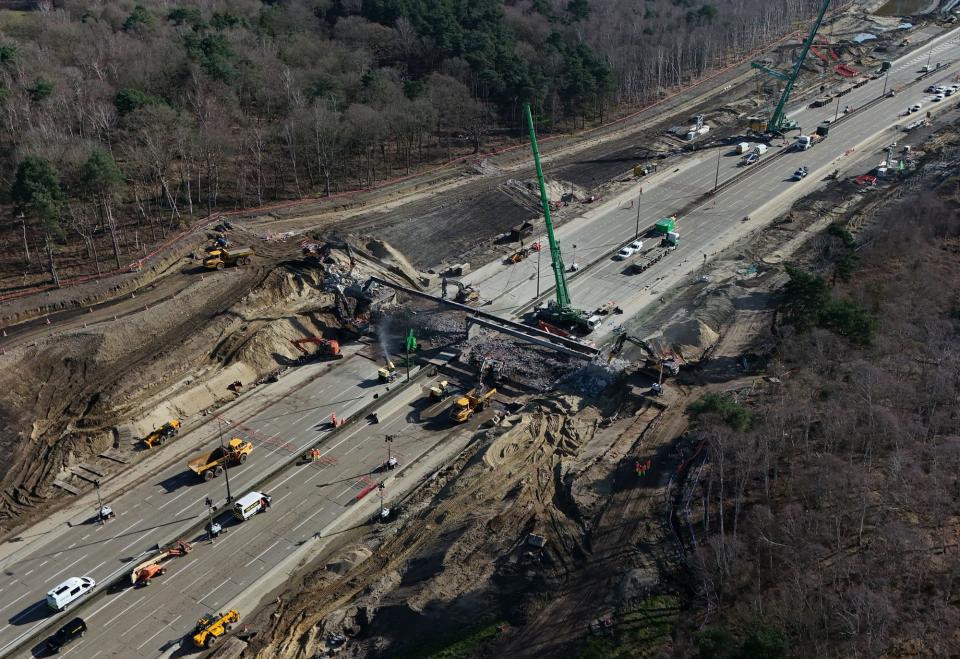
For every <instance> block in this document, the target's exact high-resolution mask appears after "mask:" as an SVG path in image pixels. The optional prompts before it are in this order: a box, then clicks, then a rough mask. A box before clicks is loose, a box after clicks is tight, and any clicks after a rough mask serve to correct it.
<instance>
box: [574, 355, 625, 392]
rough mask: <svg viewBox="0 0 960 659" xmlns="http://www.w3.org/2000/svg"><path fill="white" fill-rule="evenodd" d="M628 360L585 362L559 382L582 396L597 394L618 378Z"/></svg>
mask: <svg viewBox="0 0 960 659" xmlns="http://www.w3.org/2000/svg"><path fill="white" fill-rule="evenodd" d="M628 366H630V362H628V361H626V360H624V359H614V360H613V361H611V362H610V363H609V364H602V363H599V362H592V363H590V364H585V365H584V366H581V367H580V368H578V369H577V370H575V371H573V372H572V373H569V374H568V375H566V376H565V377H564V378H563V379H561V381H560V384H561V385H562V386H563V387H565V388H567V389H572V390H573V391H575V392H576V393H578V394H582V395H584V396H599V395H600V394H602V393H603V392H604V391H606V389H607V388H608V387H610V385H612V384H614V383H615V382H617V380H618V379H620V378H621V377H622V376H623V374H624V372H625V371H626V369H627V367H628Z"/></svg>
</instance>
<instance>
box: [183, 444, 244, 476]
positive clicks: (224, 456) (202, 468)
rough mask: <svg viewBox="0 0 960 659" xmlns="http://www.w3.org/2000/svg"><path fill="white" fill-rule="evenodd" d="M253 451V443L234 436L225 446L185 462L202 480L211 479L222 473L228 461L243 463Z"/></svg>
mask: <svg viewBox="0 0 960 659" xmlns="http://www.w3.org/2000/svg"><path fill="white" fill-rule="evenodd" d="M252 452H253V444H252V443H251V442H245V441H243V440H242V439H240V438H239V437H234V438H233V439H231V440H230V441H229V442H227V445H226V446H218V447H217V448H215V449H213V450H212V451H210V452H209V453H204V454H203V455H198V456H197V457H195V458H193V459H192V460H190V461H189V462H187V469H189V470H190V471H192V472H193V473H195V474H196V475H197V476H200V477H201V478H203V479H204V480H211V479H213V478H216V477H217V476H219V475H220V474H222V473H223V470H224V469H226V468H227V465H228V464H230V463H237V464H243V463H244V462H246V461H247V456H248V455H250V453H252Z"/></svg>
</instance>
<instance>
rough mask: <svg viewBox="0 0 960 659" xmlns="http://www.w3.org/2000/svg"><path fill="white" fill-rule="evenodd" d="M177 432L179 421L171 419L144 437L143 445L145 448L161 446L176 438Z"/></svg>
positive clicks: (178, 430)
mask: <svg viewBox="0 0 960 659" xmlns="http://www.w3.org/2000/svg"><path fill="white" fill-rule="evenodd" d="M179 432H180V421H179V420H178V419H171V420H170V421H167V422H166V423H165V424H163V425H162V426H160V427H159V428H157V429H155V430H154V431H153V432H151V433H150V434H149V435H147V436H146V437H144V438H143V443H144V444H146V446H147V448H153V447H154V446H159V445H160V444H163V443H164V442H165V441H167V440H168V439H171V438H173V437H176V436H177V433H179Z"/></svg>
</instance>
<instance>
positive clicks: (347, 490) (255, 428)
mask: <svg viewBox="0 0 960 659" xmlns="http://www.w3.org/2000/svg"><path fill="white" fill-rule="evenodd" d="M310 367H311V366H307V367H303V368H310ZM315 367H316V368H319V366H318V365H317V366H315ZM384 391H385V385H383V384H380V383H378V382H377V380H376V365H374V364H373V363H372V362H370V361H369V360H367V359H365V358H363V357H361V356H355V357H352V358H349V359H346V360H344V361H343V362H340V363H339V364H338V365H337V366H336V367H335V368H334V369H333V370H332V371H331V372H330V373H329V374H328V375H325V376H323V377H321V378H319V379H316V380H314V381H312V382H309V383H308V384H306V385H305V386H304V387H303V388H301V389H299V390H298V391H296V393H294V394H293V395H290V396H287V397H285V398H283V399H282V400H280V401H279V402H277V403H275V404H274V405H272V406H270V407H269V408H267V409H266V410H264V411H262V412H260V413H258V414H256V415H254V416H253V417H252V418H250V419H247V420H244V421H242V422H241V424H240V425H238V426H237V425H235V426H232V427H230V428H228V429H225V431H224V432H225V434H224V436H225V439H226V438H229V437H234V436H239V437H244V438H247V439H249V440H251V441H252V442H253V443H254V446H255V448H254V451H253V453H252V454H251V455H250V457H249V459H248V460H247V461H246V463H245V464H243V465H235V466H233V467H231V468H230V469H229V476H230V486H231V491H232V494H233V496H234V498H239V497H240V496H242V495H244V494H246V493H247V492H248V491H249V490H250V487H251V484H252V483H254V482H255V481H256V480H257V479H259V478H260V477H261V475H262V474H263V473H264V472H265V471H266V470H268V469H270V468H271V467H275V466H276V465H278V464H279V463H281V462H288V461H290V460H291V459H297V457H296V456H300V455H302V454H303V453H304V451H305V450H306V449H307V448H309V447H310V446H313V445H314V444H316V443H317V441H318V440H320V439H323V438H324V436H325V435H327V434H328V433H329V432H330V429H329V421H330V414H331V412H336V414H337V415H338V416H340V418H344V417H346V416H348V415H350V414H351V413H353V412H354V411H355V410H358V409H360V408H361V407H363V406H364V405H365V404H366V403H368V402H369V401H370V400H372V396H373V394H374V393H381V394H382V393H383V392H384ZM404 396H407V393H406V392H403V393H401V394H400V396H399V397H398V398H397V399H395V400H393V401H390V402H387V403H386V404H385V409H386V410H393V412H392V414H391V415H390V416H389V417H388V416H386V413H385V412H380V415H381V423H379V424H370V425H368V424H367V423H365V422H364V421H363V420H359V421H358V422H357V424H356V425H352V426H349V427H347V428H345V429H343V430H342V431H341V432H340V433H339V434H337V435H335V436H334V437H332V438H331V441H329V442H327V443H326V444H325V445H324V446H323V448H322V450H323V459H322V460H321V461H320V462H315V463H304V464H301V465H300V466H297V467H294V468H292V469H286V470H284V471H282V472H280V474H279V475H278V476H276V477H275V478H273V479H272V480H271V482H270V483H269V484H268V485H265V486H263V487H261V488H260V490H261V491H264V492H267V493H269V494H270V495H271V496H272V497H273V505H272V509H271V510H270V511H269V512H268V513H267V514H265V515H258V516H255V517H254V518H252V519H250V520H248V521H247V522H244V523H242V524H239V523H234V522H233V520H232V516H231V515H230V513H229V511H228V507H227V506H225V505H224V499H225V496H226V490H225V485H226V482H225V479H224V478H223V477H221V478H218V479H214V480H213V481H210V482H204V481H202V480H201V479H200V478H198V477H197V476H196V475H194V474H193V473H192V472H189V471H188V470H187V469H186V466H185V464H184V463H178V464H174V465H173V466H171V467H170V468H168V469H166V470H164V471H162V472H161V473H159V474H156V475H154V476H153V477H151V478H148V479H145V481H144V482H143V483H142V484H141V485H140V486H138V487H136V488H134V489H133V490H131V491H129V492H127V493H126V494H124V495H122V496H120V497H119V498H117V499H115V500H112V501H110V502H109V503H110V505H111V507H112V508H113V509H114V510H115V511H116V513H117V517H116V518H115V519H112V520H110V521H108V522H107V523H106V524H103V525H100V524H98V523H97V522H96V519H95V518H94V513H95V511H94V510H91V511H90V518H89V519H88V520H85V521H83V522H81V523H79V524H77V525H75V526H74V527H73V528H71V529H70V530H69V531H68V532H67V533H64V534H62V535H60V536H59V537H57V538H55V539H53V540H52V541H51V542H49V543H47V544H44V545H42V546H40V547H39V548H37V549H35V550H34V551H33V552H32V553H31V554H30V555H29V557H26V558H24V559H22V560H19V561H17V562H15V563H13V564H11V565H8V566H6V568H5V572H4V576H5V579H4V580H3V583H2V584H0V594H2V603H0V615H2V616H3V617H2V618H0V620H2V621H3V622H4V624H3V625H0V655H2V654H5V653H6V652H8V651H9V649H12V648H13V647H15V646H16V645H17V644H18V643H20V642H22V640H23V639H25V638H28V637H29V636H30V635H31V634H32V633H35V632H36V631H38V628H40V627H42V626H44V625H46V624H49V623H50V622H51V620H54V619H62V620H63V621H66V619H67V618H68V617H69V616H73V615H77V614H78V612H79V615H81V616H82V617H84V618H85V619H86V621H87V624H88V625H89V627H90V632H89V633H88V634H87V636H86V637H85V638H84V639H83V642H82V643H76V644H74V645H71V646H70V650H69V652H71V653H74V655H75V656H83V657H92V656H100V655H104V656H119V657H139V656H144V657H147V656H153V657H155V656H157V654H158V652H160V648H161V646H163V645H164V644H167V643H169V642H171V641H175V640H177V639H179V638H180V637H182V636H183V634H184V633H186V632H188V631H190V629H192V626H193V624H194V622H195V621H196V619H197V618H198V617H200V615H202V614H204V613H210V612H213V611H215V610H218V609H219V608H223V607H224V606H225V605H226V604H227V603H228V602H229V601H230V599H231V598H232V597H234V596H235V595H236V594H237V593H238V592H240V591H241V590H242V589H243V588H245V587H246V586H248V585H249V584H250V583H251V582H252V581H253V580H254V579H256V578H257V577H258V576H259V575H260V573H261V572H262V570H264V569H265V568H266V567H267V566H269V565H272V564H275V563H276V562H277V561H278V560H279V559H280V558H282V557H283V556H284V555H286V554H288V553H289V552H290V550H291V547H293V546H295V545H296V543H302V542H303V541H305V540H307V539H308V538H310V537H311V536H312V535H313V534H314V533H316V532H317V531H318V530H319V529H321V528H323V527H324V526H325V525H326V524H328V523H329V522H330V521H331V520H333V519H334V518H336V517H337V516H339V515H340V514H341V513H343V512H344V510H345V508H347V507H348V506H349V505H350V503H351V502H352V501H353V499H354V498H355V497H356V494H357V492H358V491H360V490H361V489H363V488H365V487H366V486H368V485H370V484H372V483H376V482H377V480H378V478H382V476H378V474H377V473H375V469H376V468H377V467H378V465H380V464H381V463H383V462H384V461H385V460H386V458H387V447H386V445H385V442H384V436H385V435H386V434H393V435H396V439H395V441H394V442H393V443H392V445H391V449H392V451H393V453H394V455H397V456H398V457H399V459H400V461H401V463H403V462H406V461H407V460H412V459H414V458H415V457H416V456H417V455H418V454H420V453H421V452H423V451H425V450H428V449H429V448H430V446H432V443H431V441H424V440H423V438H422V437H417V435H416V434H415V433H413V432H411V430H410V429H411V427H412V426H411V423H410V422H409V421H408V420H407V418H408V414H407V413H408V412H414V413H415V409H414V408H413V407H411V404H410V403H412V404H416V405H418V406H419V405H421V404H422V401H423V400H425V398H424V396H423V394H422V392H421V390H420V387H419V386H418V385H414V386H413V389H412V391H411V393H410V394H409V396H408V398H412V399H413V400H412V401H406V403H405V404H402V403H397V402H396V401H404ZM231 421H235V420H232V419H231ZM438 422H440V421H438ZM443 436H444V435H443V434H441V433H435V434H433V435H431V436H430V440H432V441H439V440H440V439H441V438H442V437H443ZM177 441H183V438H181V439H178V440H177ZM215 446H216V443H212V444H211V445H209V446H206V447H204V449H203V450H211V449H212V448H214V447H215ZM197 453H198V454H199V451H198V452H197ZM207 497H211V498H212V499H214V501H215V502H216V504H217V505H218V506H219V507H221V512H222V513H225V514H222V515H221V517H222V520H223V521H224V525H225V527H226V528H228V533H227V534H226V535H225V536H222V537H221V539H218V540H217V541H216V543H215V545H214V546H213V547H210V546H209V545H207V544H205V543H203V544H200V545H199V546H198V547H197V548H196V549H195V550H194V551H193V552H192V553H191V554H190V555H189V556H187V557H185V558H179V559H176V560H173V561H171V562H169V563H168V564H169V566H170V568H169V571H168V573H167V575H166V576H164V577H160V578H158V579H156V580H155V581H154V582H153V583H152V584H151V585H150V586H149V588H145V589H136V590H134V589H127V590H126V591H124V592H122V593H120V594H115V595H107V596H106V597H105V598H104V599H98V600H96V601H94V602H92V603H91V606H88V607H83V600H80V601H79V602H77V603H76V604H74V605H73V606H70V607H68V608H67V611H66V612H65V613H62V614H53V613H51V612H50V611H49V610H48V608H47V605H46V603H45V601H44V598H45V594H46V592H47V591H49V590H50V589H51V588H53V587H54V586H56V585H57V584H59V583H61V582H62V581H64V580H65V579H67V578H68V577H71V576H90V577H93V578H94V579H95V580H96V581H97V583H98V585H102V586H106V585H107V584H109V583H111V582H113V581H114V580H115V579H116V577H117V576H119V575H123V574H126V573H129V571H130V569H131V568H132V567H133V566H134V565H136V564H137V563H138V562H140V561H142V560H144V559H145V558H148V557H149V556H150V555H151V553H152V552H153V550H154V549H155V547H156V544H157V543H158V542H166V541H168V540H169V539H171V538H174V537H177V535H178V534H180V533H183V532H185V531H186V530H187V529H189V528H190V527H191V526H193V525H195V524H197V523H198V522H202V521H204V520H205V519H206V518H207V508H206V506H205V504H204V500H205V499H206V498H207ZM186 539H187V540H190V541H196V540H200V541H201V543H202V536H201V537H200V538H198V537H187V538H186ZM214 547H215V548H214ZM91 607H93V608H92V610H83V611H80V609H81V608H84V609H90V608H91ZM145 621H153V622H150V623H145ZM84 648H86V649H84ZM93 648H96V651H93ZM64 654H67V653H66V652H64Z"/></svg>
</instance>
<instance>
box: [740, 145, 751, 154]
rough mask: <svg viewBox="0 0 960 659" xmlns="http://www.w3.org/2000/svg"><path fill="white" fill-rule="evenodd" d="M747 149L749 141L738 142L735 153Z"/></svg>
mask: <svg viewBox="0 0 960 659" xmlns="http://www.w3.org/2000/svg"><path fill="white" fill-rule="evenodd" d="M749 150H750V142H740V144H738V145H737V153H738V154H739V155H743V154H744V153H746V152H747V151H749Z"/></svg>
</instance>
